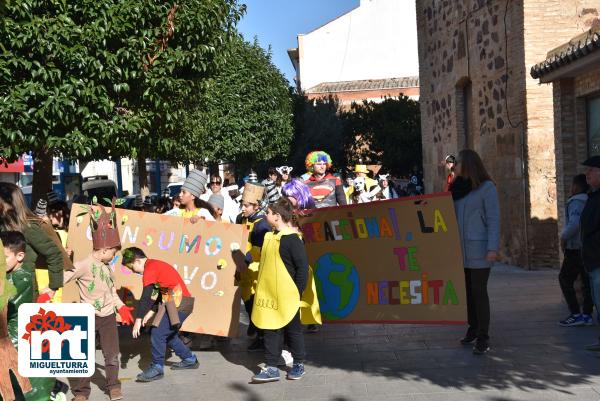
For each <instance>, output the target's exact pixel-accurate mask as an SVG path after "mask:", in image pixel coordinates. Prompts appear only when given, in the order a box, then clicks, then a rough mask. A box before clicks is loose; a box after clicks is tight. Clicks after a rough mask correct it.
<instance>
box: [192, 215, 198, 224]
mask: <svg viewBox="0 0 600 401" xmlns="http://www.w3.org/2000/svg"><path fill="white" fill-rule="evenodd" d="M198 220H200V217H198V216H192V217H191V218H190V223H192V224H196V223H197V222H198Z"/></svg>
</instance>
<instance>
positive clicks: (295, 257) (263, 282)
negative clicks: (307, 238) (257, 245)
mask: <svg viewBox="0 0 600 401" xmlns="http://www.w3.org/2000/svg"><path fill="white" fill-rule="evenodd" d="M293 214H294V207H293V206H292V204H291V203H290V201H289V200H287V199H281V200H279V201H277V202H276V203H275V204H273V205H270V206H269V208H268V209H267V221H268V222H269V224H270V225H271V226H272V227H273V228H274V230H275V232H271V233H267V234H266V235H265V239H264V243H263V247H262V252H261V258H260V270H259V273H258V283H257V286H256V294H255V295H254V305H253V308H252V322H253V323H254V324H255V325H256V327H258V328H260V329H263V330H264V344H265V359H266V366H265V368H263V369H262V370H261V372H260V373H258V374H256V375H255V376H254V377H253V378H252V381H253V382H255V383H265V382H271V381H277V380H279V378H280V374H279V370H278V369H277V363H278V361H279V357H280V355H281V351H282V347H283V342H284V339H285V342H286V344H287V345H288V347H289V348H290V351H291V354H292V357H293V358H294V364H293V366H292V369H291V370H290V371H289V372H288V373H287V378H288V379H289V380H299V379H301V378H302V376H304V374H305V371H304V357H305V350H304V335H303V332H302V323H304V324H309V323H316V322H318V323H320V316H319V315H318V306H317V307H316V308H314V307H311V306H313V305H308V304H307V303H306V302H303V301H302V300H303V299H304V300H310V302H312V303H313V304H314V303H317V302H318V301H317V298H316V296H314V294H315V286H314V282H311V281H310V280H309V276H310V275H309V267H308V255H307V254H306V249H305V248H304V242H303V241H302V239H301V238H300V236H299V235H298V232H297V230H295V229H293V228H292V217H293ZM305 289H306V290H307V291H305ZM301 294H302V299H301ZM301 306H304V308H301ZM313 312H315V313H313ZM284 336H285V337H284Z"/></svg>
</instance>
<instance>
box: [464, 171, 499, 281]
mask: <svg viewBox="0 0 600 401" xmlns="http://www.w3.org/2000/svg"><path fill="white" fill-rule="evenodd" d="M454 210H455V212H456V219H457V222H458V231H459V233H460V243H461V247H462V254H463V264H464V267H465V268H471V269H484V268H488V267H491V263H490V262H488V261H487V260H486V257H487V253H488V252H489V251H498V249H499V247H500V205H499V202H498V192H497V191H496V186H495V185H494V183H493V182H491V181H486V182H484V183H483V184H481V185H480V186H479V188H477V189H475V190H473V191H471V192H469V194H468V195H467V196H465V197H464V198H462V199H459V200H457V201H455V202H454Z"/></svg>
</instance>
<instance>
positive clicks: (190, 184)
mask: <svg viewBox="0 0 600 401" xmlns="http://www.w3.org/2000/svg"><path fill="white" fill-rule="evenodd" d="M207 181H208V176H207V175H206V173H204V172H203V171H200V170H192V171H190V174H189V175H188V177H187V178H186V179H185V181H184V183H183V186H182V187H181V193H180V194H179V200H180V202H181V203H180V207H179V208H178V209H171V210H169V211H168V212H167V213H165V214H167V215H169V216H180V217H183V218H186V219H190V221H191V222H192V223H195V222H197V221H198V220H200V219H204V220H208V221H215V218H214V217H213V215H212V214H211V212H210V205H209V204H208V202H206V201H204V200H202V199H200V196H202V194H203V193H204V192H206V183H207Z"/></svg>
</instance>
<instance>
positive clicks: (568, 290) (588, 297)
mask: <svg viewBox="0 0 600 401" xmlns="http://www.w3.org/2000/svg"><path fill="white" fill-rule="evenodd" d="M579 276H581V282H582V284H583V285H582V292H583V313H584V314H586V315H591V314H592V310H593V308H594V302H593V301H592V291H591V290H590V280H589V277H588V274H587V272H586V271H585V268H584V267H583V260H582V259H581V251H580V250H579V249H565V258H564V260H563V264H562V267H561V269H560V273H559V274H558V282H559V283H560V289H561V290H562V293H563V296H564V297H565V301H567V305H568V306H569V311H571V313H572V314H574V315H576V314H579V313H581V309H580V307H579V302H578V301H577V295H576V293H575V287H573V284H574V283H575V280H577V277H579Z"/></svg>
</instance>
